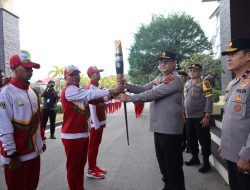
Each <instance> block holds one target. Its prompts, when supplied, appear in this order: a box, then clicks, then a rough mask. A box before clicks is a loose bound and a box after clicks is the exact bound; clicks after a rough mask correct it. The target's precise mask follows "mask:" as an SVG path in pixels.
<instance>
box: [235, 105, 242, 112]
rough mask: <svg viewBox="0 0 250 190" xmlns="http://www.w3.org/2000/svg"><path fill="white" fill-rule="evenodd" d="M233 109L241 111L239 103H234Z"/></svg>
mask: <svg viewBox="0 0 250 190" xmlns="http://www.w3.org/2000/svg"><path fill="white" fill-rule="evenodd" d="M234 110H235V111H236V112H240V111H241V105H240V104H236V105H235V106H234Z"/></svg>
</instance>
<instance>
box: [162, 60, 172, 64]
mask: <svg viewBox="0 0 250 190" xmlns="http://www.w3.org/2000/svg"><path fill="white" fill-rule="evenodd" d="M171 62H172V60H171V59H161V60H160V61H159V65H161V64H163V65H166V64H168V63H171Z"/></svg>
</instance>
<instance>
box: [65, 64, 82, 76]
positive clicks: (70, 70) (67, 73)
mask: <svg viewBox="0 0 250 190" xmlns="http://www.w3.org/2000/svg"><path fill="white" fill-rule="evenodd" d="M74 71H79V73H80V72H81V71H80V70H79V69H78V67H76V66H74V65H69V66H67V67H65V69H64V76H70V75H71V74H72V73H73V72H74Z"/></svg>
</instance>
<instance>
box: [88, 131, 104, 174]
mask: <svg viewBox="0 0 250 190" xmlns="http://www.w3.org/2000/svg"><path fill="white" fill-rule="evenodd" d="M103 128H104V126H101V127H100V128H99V129H98V130H96V129H95V128H91V130H90V137H89V150H88V163H89V169H90V170H93V169H94V168H95V167H96V160H97V155H98V150H99V146H100V144H101V142H102V134H103Z"/></svg>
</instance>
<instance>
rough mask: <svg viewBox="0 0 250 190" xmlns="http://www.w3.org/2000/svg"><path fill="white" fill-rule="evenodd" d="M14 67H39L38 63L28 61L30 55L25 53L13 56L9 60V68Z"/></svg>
mask: <svg viewBox="0 0 250 190" xmlns="http://www.w3.org/2000/svg"><path fill="white" fill-rule="evenodd" d="M16 66H23V67H26V68H35V69H39V68H40V65H39V64H38V63H34V62H32V61H31V60H30V55H29V54H28V53H27V52H21V53H19V54H15V55H13V56H12V57H11V58H10V68H11V69H12V68H14V67H16Z"/></svg>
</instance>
